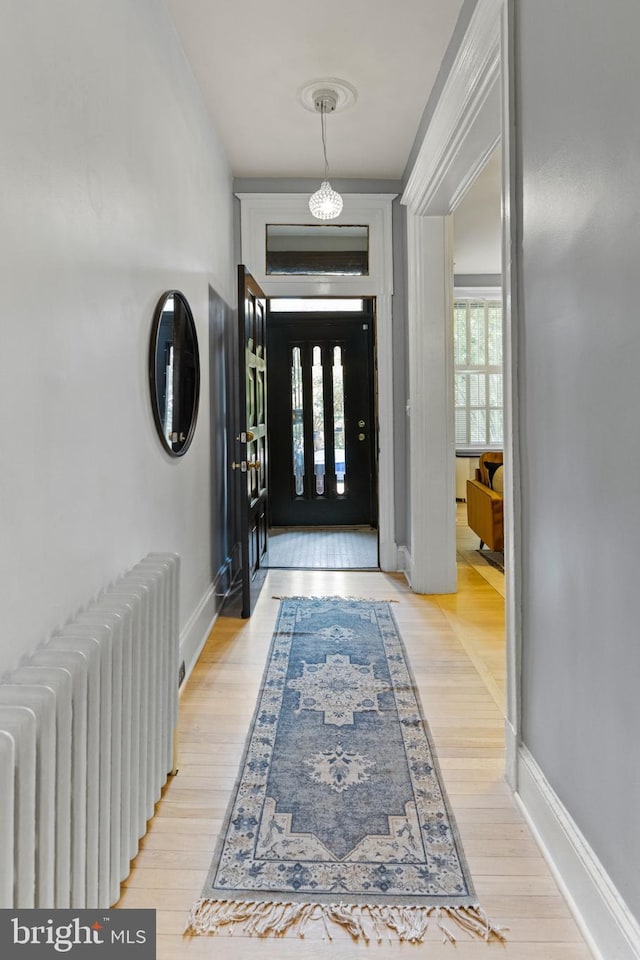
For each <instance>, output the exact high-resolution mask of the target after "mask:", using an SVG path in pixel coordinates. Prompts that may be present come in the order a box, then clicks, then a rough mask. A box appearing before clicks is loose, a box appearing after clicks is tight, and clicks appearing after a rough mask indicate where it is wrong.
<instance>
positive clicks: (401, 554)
mask: <svg viewBox="0 0 640 960" xmlns="http://www.w3.org/2000/svg"><path fill="white" fill-rule="evenodd" d="M412 566H413V563H412V560H411V554H410V553H409V551H408V549H407V548H406V547H398V570H399V571H400V572H401V573H404V575H405V578H406V580H407V583H408V584H409V586H411V568H412Z"/></svg>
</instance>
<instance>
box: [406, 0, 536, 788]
mask: <svg viewBox="0 0 640 960" xmlns="http://www.w3.org/2000/svg"><path fill="white" fill-rule="evenodd" d="M508 4H509V0H479V2H478V5H477V6H476V9H475V10H474V13H473V15H472V18H471V20H470V22H469V26H468V28H467V31H466V33H465V36H464V38H463V40H462V43H461V45H460V48H459V50H458V53H457V55H456V58H455V61H454V63H453V65H452V68H451V70H450V73H449V77H448V79H447V81H446V83H445V85H444V88H443V90H442V94H441V96H440V99H439V101H438V103H437V105H436V108H435V110H434V113H433V117H432V120H431V123H430V124H429V127H428V128H427V131H426V133H425V137H424V140H423V142H422V145H421V147H420V150H419V152H418V156H417V158H416V162H415V164H414V167H413V169H412V171H411V174H410V176H409V178H408V181H407V185H406V188H405V191H404V194H403V196H402V198H401V202H402V203H403V204H405V205H406V206H407V208H408V211H407V222H408V229H407V257H408V275H409V304H408V309H409V324H408V329H409V345H408V350H409V355H410V357H411V366H410V383H409V390H410V411H411V425H410V444H411V446H410V449H411V505H410V513H411V584H412V586H413V588H414V589H416V590H418V591H420V592H428V593H431V592H433V593H441V592H446V591H448V590H455V587H456V571H455V523H454V522H453V521H451V522H446V523H441V522H440V523H435V524H433V525H431V519H430V518H437V517H447V518H448V517H450V516H451V511H452V509H454V507H453V504H454V503H455V444H454V423H453V355H452V353H453V351H452V340H453V334H452V327H451V323H452V320H451V294H452V291H453V261H452V256H451V238H450V235H449V233H450V230H449V227H448V226H447V225H448V222H449V221H450V218H451V214H452V213H453V211H454V210H455V208H456V206H457V204H458V203H459V202H460V200H461V199H462V197H463V196H464V194H465V193H466V191H467V190H468V188H469V187H470V186H471V184H472V183H473V181H474V180H475V178H476V177H477V175H478V173H479V172H480V171H481V170H482V168H483V167H484V165H485V163H486V161H487V159H488V157H489V156H490V155H491V153H492V152H493V150H494V149H495V147H496V145H497V144H498V142H500V143H501V152H502V205H503V217H502V250H503V255H502V274H503V308H504V309H503V318H504V320H503V323H504V407H505V435H504V453H505V474H506V476H505V484H506V494H505V570H506V574H505V577H506V597H507V599H506V644H507V703H506V743H507V753H506V758H507V779H508V780H509V783H510V784H511V786H512V787H513V788H514V789H515V788H516V787H517V783H516V780H517V772H516V771H517V767H516V760H517V745H518V742H519V737H520V675H521V654H520V624H519V610H520V602H519V591H520V554H519V549H518V548H519V537H516V536H515V535H514V534H515V530H516V523H517V522H519V516H520V513H519V499H518V489H519V485H518V483H517V480H518V476H519V460H518V438H517V423H518V419H517V415H516V414H517V390H516V375H517V342H516V333H517V327H516V324H515V320H514V318H515V302H514V294H515V289H516V288H515V264H514V263H513V262H512V249H513V236H512V233H513V229H514V224H513V222H512V218H511V209H512V197H513V188H514V183H515V177H514V166H513V165H514V159H513V155H512V149H511V146H512V128H511V124H512V116H511V110H510V105H511V104H512V102H513V99H512V97H513V95H512V90H511V88H510V82H511V79H510V78H512V76H513V70H512V69H511V57H512V44H511V42H510V33H509V29H510V22H511V21H510V18H509V16H508ZM434 264H435V265H436V266H435V268H434ZM439 367H440V370H438V368H439ZM442 369H444V370H445V373H444V375H443V373H442ZM427 376H433V389H432V390H430V391H427V390H426V389H425V386H424V383H423V382H422V381H423V380H424V379H425V378H426V377H427ZM437 420H444V421H445V424H446V426H445V427H444V428H442V427H441V428H440V429H438V428H437V426H435V421H437ZM427 434H428V435H429V438H430V439H429V444H427V443H426V442H425V440H424V437H425V435H427ZM431 461H435V462H437V463H438V464H439V467H440V469H441V471H442V474H443V476H442V479H441V482H440V483H436V482H435V481H434V477H433V473H434V467H433V463H432V462H431ZM425 478H429V482H427V483H425V482H424V480H425ZM425 498H429V500H430V501H431V502H430V503H427V504H425V503H424V502H421V501H422V500H424V499H425ZM427 523H428V524H430V525H427ZM438 557H439V558H440V565H439V568H438Z"/></svg>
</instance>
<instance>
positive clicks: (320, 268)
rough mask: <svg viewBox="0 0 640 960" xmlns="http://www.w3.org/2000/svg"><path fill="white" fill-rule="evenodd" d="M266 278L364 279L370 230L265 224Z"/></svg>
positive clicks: (367, 266)
mask: <svg viewBox="0 0 640 960" xmlns="http://www.w3.org/2000/svg"><path fill="white" fill-rule="evenodd" d="M265 250H266V273H267V274H268V275H269V276H323V277H326V276H333V277H366V276H368V275H369V227H367V226H357V225H347V226H340V225H336V224H331V225H330V226H316V225H309V224H294V223H267V224H266V241H265Z"/></svg>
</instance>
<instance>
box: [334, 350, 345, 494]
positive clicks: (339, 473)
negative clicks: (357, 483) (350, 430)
mask: <svg viewBox="0 0 640 960" xmlns="http://www.w3.org/2000/svg"><path fill="white" fill-rule="evenodd" d="M332 374H333V377H332V381H333V382H332V386H333V451H334V456H335V461H334V463H335V477H336V493H337V494H338V496H342V495H343V494H344V492H345V489H346V477H347V451H346V442H345V430H344V371H343V369H342V347H334V348H333V370H332Z"/></svg>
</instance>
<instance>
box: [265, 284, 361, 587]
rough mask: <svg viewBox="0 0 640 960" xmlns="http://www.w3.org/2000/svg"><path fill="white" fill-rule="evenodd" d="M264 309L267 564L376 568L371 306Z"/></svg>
mask: <svg viewBox="0 0 640 960" xmlns="http://www.w3.org/2000/svg"><path fill="white" fill-rule="evenodd" d="M267 310H268V313H267V317H268V320H267V371H268V374H267V384H268V395H267V408H268V411H269V415H268V423H269V477H270V497H269V543H270V556H269V566H270V567H295V568H307V569H309V568H310V569H329V570H337V569H359V570H362V569H365V570H367V569H378V568H379V561H378V476H377V454H378V443H377V416H376V389H375V388H376V384H375V300H374V299H373V298H362V297H360V298H348V299H347V298H341V299H337V298H332V299H329V298H324V299H322V298H314V299H298V298H273V299H271V300H270V301H269V302H268V308H267Z"/></svg>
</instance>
